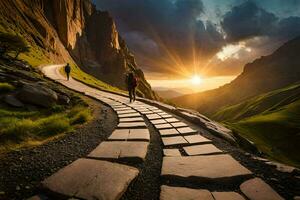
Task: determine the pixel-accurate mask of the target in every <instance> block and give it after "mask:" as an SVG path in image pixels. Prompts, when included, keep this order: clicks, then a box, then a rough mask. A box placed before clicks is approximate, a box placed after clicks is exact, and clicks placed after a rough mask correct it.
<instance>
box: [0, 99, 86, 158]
mask: <svg viewBox="0 0 300 200" xmlns="http://www.w3.org/2000/svg"><path fill="white" fill-rule="evenodd" d="M91 118H92V114H91V111H90V109H89V108H88V107H87V106H85V105H81V104H78V105H75V106H74V107H65V106H54V107H52V108H50V109H41V110H36V111H28V110H26V109H14V108H10V107H7V106H5V105H3V104H2V105H0V153H5V152H8V151H11V150H17V149H19V148H21V147H28V146H33V145H37V144H41V143H43V142H45V141H49V140H51V139H54V138H57V137H59V136H62V135H63V134H65V133H69V132H72V131H73V130H74V129H75V128H76V126H77V125H79V124H83V123H85V122H87V121H89V120H91Z"/></svg>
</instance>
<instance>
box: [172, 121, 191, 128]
mask: <svg viewBox="0 0 300 200" xmlns="http://www.w3.org/2000/svg"><path fill="white" fill-rule="evenodd" d="M171 124H172V126H173V127H175V128H180V127H187V126H188V125H187V124H186V123H184V122H174V123H171Z"/></svg>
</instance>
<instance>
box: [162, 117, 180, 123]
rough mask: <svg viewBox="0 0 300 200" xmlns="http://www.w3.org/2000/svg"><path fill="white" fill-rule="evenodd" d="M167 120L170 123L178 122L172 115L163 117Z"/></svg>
mask: <svg viewBox="0 0 300 200" xmlns="http://www.w3.org/2000/svg"><path fill="white" fill-rule="evenodd" d="M165 120H166V121H167V122H169V123H171V122H178V121H179V120H178V119H176V118H174V117H172V118H167V119H165Z"/></svg>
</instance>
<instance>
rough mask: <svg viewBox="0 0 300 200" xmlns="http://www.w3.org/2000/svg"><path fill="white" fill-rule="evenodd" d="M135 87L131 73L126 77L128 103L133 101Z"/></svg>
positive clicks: (135, 80) (135, 81)
mask: <svg viewBox="0 0 300 200" xmlns="http://www.w3.org/2000/svg"><path fill="white" fill-rule="evenodd" d="M136 86H137V79H136V77H135V76H134V74H133V72H130V73H129V74H128V75H127V88H128V93H129V100H130V102H132V101H135V88H136Z"/></svg>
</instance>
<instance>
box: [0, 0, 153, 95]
mask: <svg viewBox="0 0 300 200" xmlns="http://www.w3.org/2000/svg"><path fill="white" fill-rule="evenodd" d="M0 17H1V18H0V19H1V21H0V31H2V32H13V33H15V34H19V35H22V36H23V37H24V38H25V39H26V40H27V42H28V43H29V44H30V45H31V46H32V49H34V52H36V53H37V54H43V55H44V56H45V57H46V58H47V60H48V61H52V62H55V63H61V62H72V63H76V64H77V65H78V66H79V67H80V68H81V69H82V70H83V71H85V72H87V73H89V74H91V75H93V76H95V77H96V78H98V79H100V80H102V81H104V82H106V83H109V84H110V85H113V86H116V87H119V88H121V89H125V74H126V72H127V71H134V72H135V73H136V75H137V76H138V78H139V80H140V84H139V87H138V93H139V95H140V96H143V97H147V98H156V95H155V93H154V92H153V91H152V90H151V87H150V85H149V84H148V83H147V81H146V80H145V78H144V74H143V72H142V71H141V70H140V69H138V67H137V64H136V62H135V59H134V57H133V55H132V54H131V53H130V51H129V50H128V48H127V46H126V43H125V41H124V40H123V39H122V38H121V37H120V35H119V33H118V31H117V28H116V25H115V22H114V20H113V19H112V18H111V17H110V15H109V13H108V12H102V11H98V10H96V8H95V6H94V5H93V4H92V3H91V1H90V0H14V1H0ZM34 56H38V55H34Z"/></svg>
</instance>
